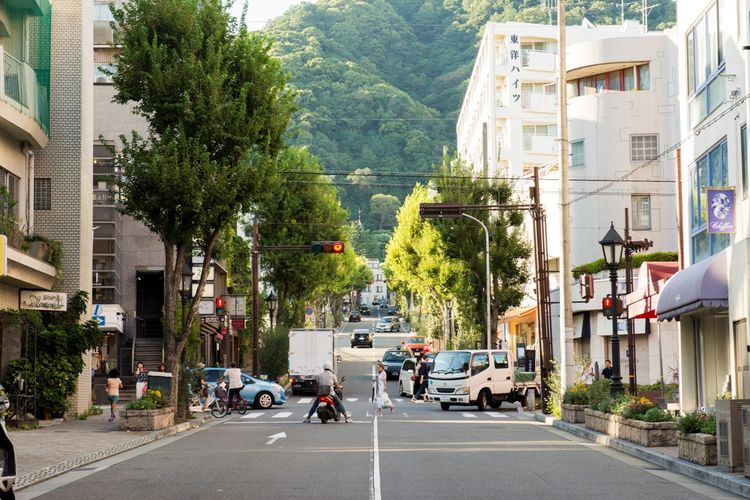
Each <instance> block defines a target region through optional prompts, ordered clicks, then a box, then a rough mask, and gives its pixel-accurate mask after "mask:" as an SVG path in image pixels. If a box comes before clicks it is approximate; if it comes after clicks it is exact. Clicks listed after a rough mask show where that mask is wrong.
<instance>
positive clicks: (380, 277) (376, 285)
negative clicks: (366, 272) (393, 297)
mask: <svg viewBox="0 0 750 500" xmlns="http://www.w3.org/2000/svg"><path fill="white" fill-rule="evenodd" d="M367 267H369V268H370V270H371V271H372V283H370V284H369V285H367V287H366V288H365V289H364V290H362V291H361V292H360V294H359V301H360V304H367V305H377V304H376V302H377V303H383V302H385V303H388V299H389V297H388V284H387V283H386V280H385V273H384V272H383V270H382V269H381V268H380V261H379V260H378V259H367Z"/></svg>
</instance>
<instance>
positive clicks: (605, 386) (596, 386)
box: [589, 378, 612, 408]
mask: <svg viewBox="0 0 750 500" xmlns="http://www.w3.org/2000/svg"><path fill="white" fill-rule="evenodd" d="M611 387H612V381H611V380H609V379H606V378H601V379H599V380H594V381H593V382H592V383H591V385H590V386H589V406H590V407H591V408H597V407H598V406H599V403H601V402H602V401H606V400H608V399H610V398H611V396H610V394H611Z"/></svg>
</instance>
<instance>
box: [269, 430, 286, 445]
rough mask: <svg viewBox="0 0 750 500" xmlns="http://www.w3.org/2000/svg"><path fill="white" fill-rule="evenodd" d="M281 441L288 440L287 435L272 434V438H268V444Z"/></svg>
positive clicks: (283, 433) (282, 433) (280, 433)
mask: <svg viewBox="0 0 750 500" xmlns="http://www.w3.org/2000/svg"><path fill="white" fill-rule="evenodd" d="M279 439H286V433H285V432H277V433H276V434H271V435H270V436H268V442H267V443H266V444H273V443H275V442H276V441H277V440H279Z"/></svg>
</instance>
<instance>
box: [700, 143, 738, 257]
mask: <svg viewBox="0 0 750 500" xmlns="http://www.w3.org/2000/svg"><path fill="white" fill-rule="evenodd" d="M728 171H729V167H728V161H727V140H726V138H724V139H722V141H721V142H720V143H719V144H717V145H716V146H714V147H713V148H711V149H710V150H709V151H707V152H706V153H705V154H704V155H703V156H701V157H700V158H698V161H696V162H695V164H693V166H692V167H691V170H690V232H691V235H692V236H691V240H692V241H691V243H692V251H693V263H695V262H698V261H701V260H703V259H705V258H706V257H709V256H711V255H714V254H716V253H718V252H720V251H721V250H723V249H725V248H726V247H728V246H729V235H728V234H709V233H708V227H707V226H708V203H707V200H706V196H707V195H706V188H707V187H710V186H725V185H726V184H727V180H728V177H729V172H728Z"/></svg>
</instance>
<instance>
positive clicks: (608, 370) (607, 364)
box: [602, 359, 612, 379]
mask: <svg viewBox="0 0 750 500" xmlns="http://www.w3.org/2000/svg"><path fill="white" fill-rule="evenodd" d="M602 377H604V378H606V379H611V378H612V362H611V361H610V360H608V359H605V360H604V370H602Z"/></svg>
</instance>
